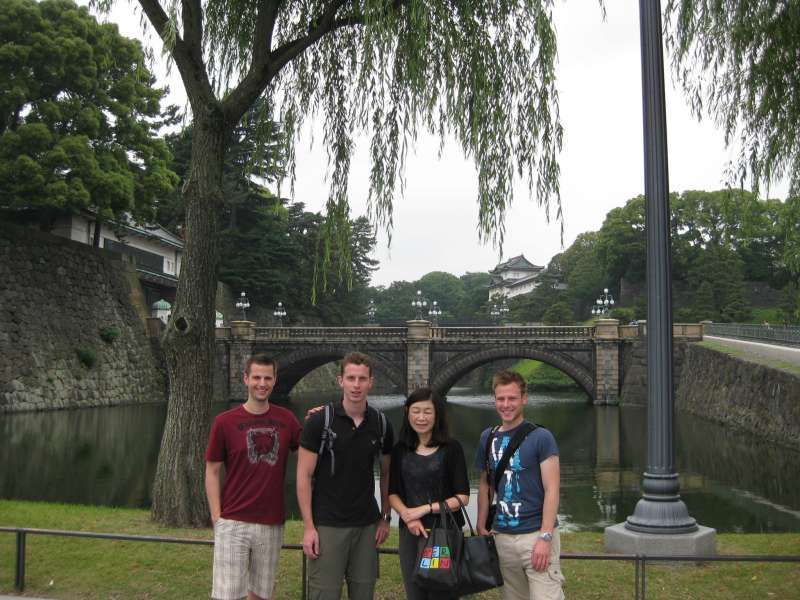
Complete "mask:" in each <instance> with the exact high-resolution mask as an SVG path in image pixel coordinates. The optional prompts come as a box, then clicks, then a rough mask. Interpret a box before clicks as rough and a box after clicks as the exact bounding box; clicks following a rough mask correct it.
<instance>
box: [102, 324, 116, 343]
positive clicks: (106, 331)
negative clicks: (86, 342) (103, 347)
mask: <svg viewBox="0 0 800 600" xmlns="http://www.w3.org/2000/svg"><path fill="white" fill-rule="evenodd" d="M119 336H120V330H119V327H117V326H116V325H108V326H106V327H101V328H100V339H101V340H103V341H104V342H105V343H106V344H113V343H114V340H116V339H117V338H118V337H119Z"/></svg>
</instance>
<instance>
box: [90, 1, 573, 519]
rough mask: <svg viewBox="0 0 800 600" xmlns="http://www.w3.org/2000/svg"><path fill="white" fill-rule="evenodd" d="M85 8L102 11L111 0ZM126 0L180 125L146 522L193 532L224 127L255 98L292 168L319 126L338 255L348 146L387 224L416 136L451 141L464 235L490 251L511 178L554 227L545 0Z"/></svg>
mask: <svg viewBox="0 0 800 600" xmlns="http://www.w3.org/2000/svg"><path fill="white" fill-rule="evenodd" d="M98 1H99V2H100V3H101V4H102V8H108V5H109V4H110V3H111V2H113V0H98ZM138 1H139V4H140V5H141V7H142V9H143V11H144V13H145V15H146V16H147V19H148V20H149V22H150V24H151V25H152V26H153V27H154V29H155V31H156V32H158V34H159V36H160V37H161V39H162V40H163V43H164V47H165V48H166V50H167V51H168V52H169V55H170V57H171V59H172V60H173V61H174V65H175V67H176V68H177V71H178V73H180V76H181V79H182V80H183V84H184V87H185V90H186V95H187V97H188V102H189V105H190V107H191V114H192V119H193V127H194V138H193V141H192V156H191V167H190V174H189V177H188V178H187V180H186V183H185V185H184V190H183V193H184V194H185V196H186V208H187V214H186V249H185V254H184V260H183V266H182V270H181V276H180V281H179V284H178V291H177V297H176V302H175V305H174V308H173V315H172V321H171V325H170V327H169V330H168V332H167V333H166V337H165V347H164V350H165V354H166V359H167V369H168V374H169V380H170V398H169V406H168V410H167V421H166V426H165V430H164V437H163V440H162V444H161V452H160V455H159V461H158V469H157V473H156V480H155V484H154V489H153V515H154V518H155V519H156V520H158V521H161V522H164V523H170V524H181V525H184V524H186V525H202V524H204V523H206V522H207V520H208V512H207V507H206V505H205V498H204V494H203V493H202V489H203V486H202V479H203V468H204V463H203V450H204V446H205V443H206V432H207V427H208V425H207V423H208V420H209V409H210V404H211V385H210V378H211V370H212V368H213V361H212V358H213V356H214V353H213V346H214V335H213V329H212V327H213V321H214V320H213V310H214V308H213V303H214V290H215V283H216V267H217V242H216V237H217V222H216V218H215V215H216V214H217V213H218V211H216V210H214V207H215V205H217V204H218V203H219V202H221V197H220V196H221V194H220V182H221V177H222V165H223V159H224V156H225V152H226V148H227V145H228V142H229V140H230V136H231V132H232V131H233V129H234V128H235V127H236V126H237V124H238V123H239V121H240V120H241V118H242V117H243V115H244V114H245V112H246V111H247V109H248V108H249V107H250V106H251V105H253V104H254V103H255V102H256V101H258V100H262V101H263V102H264V106H266V107H267V109H266V110H265V111H264V115H263V118H264V119H265V121H266V120H272V119H274V120H278V121H280V122H281V123H282V124H283V126H284V129H285V131H286V133H287V138H286V139H287V142H286V143H287V148H286V155H287V156H288V157H289V161H290V162H289V166H290V169H291V167H292V166H293V165H292V163H293V161H294V153H293V151H292V144H293V143H294V142H295V141H296V138H297V134H298V131H299V129H300V127H301V125H302V123H303V121H304V119H308V118H314V119H315V120H316V121H317V122H320V123H322V124H323V130H324V135H323V138H324V144H325V147H326V149H327V153H328V173H327V175H328V177H329V181H330V192H329V197H328V200H327V213H328V219H327V222H326V235H327V239H328V240H331V241H332V242H336V241H337V240H338V241H339V242H340V243H337V244H336V245H337V246H338V247H340V248H342V247H346V246H347V244H346V243H344V240H343V238H345V237H346V236H347V233H348V231H347V214H348V195H347V181H348V173H349V169H350V160H351V156H352V153H353V147H354V140H355V138H356V136H357V135H361V134H362V133H363V134H364V135H365V136H366V137H367V139H369V145H370V155H371V161H372V168H371V172H370V188H369V189H370V194H369V201H370V204H369V206H370V216H371V218H372V220H373V222H374V223H375V224H376V225H382V226H386V227H387V229H390V228H391V224H392V199H393V197H394V194H395V190H396V188H397V187H398V183H399V182H402V172H403V165H404V161H405V157H406V153H407V150H408V148H409V146H410V145H411V144H413V142H414V140H415V138H416V137H417V135H418V133H420V132H421V131H428V132H432V133H434V134H438V135H439V136H441V138H442V140H444V139H445V138H446V137H447V136H452V137H454V138H455V139H456V140H458V142H460V144H461V147H462V149H463V151H464V153H465V154H466V155H468V156H470V157H472V159H473V160H474V163H475V167H476V170H477V174H478V177H477V180H478V188H477V190H476V195H477V200H478V208H477V210H478V233H479V236H480V238H481V239H482V240H484V241H485V240H491V241H493V242H495V243H497V244H502V239H503V231H504V227H503V218H504V215H505V212H506V209H507V207H508V206H509V203H510V202H511V201H512V195H513V191H512V190H513V184H514V182H515V180H517V179H520V180H522V181H525V182H527V185H528V187H529V189H530V191H531V194H532V196H533V197H534V198H536V199H537V201H538V202H539V203H540V204H541V205H543V206H544V207H545V208H546V209H547V207H549V206H550V204H552V203H555V209H556V210H557V213H556V215H557V216H558V217H560V201H559V196H558V184H557V178H558V171H559V170H558V163H557V153H558V151H559V149H560V147H561V139H562V131H561V126H560V124H559V119H558V97H557V93H556V89H555V86H554V81H555V70H554V63H555V57H556V43H555V32H554V28H553V22H552V5H553V0H493V1H489V2H487V1H486V0H202V1H201V0H160V1H159V0H138ZM320 176H323V173H320ZM545 212H546V214H547V216H548V217H549V211H548V210H545ZM344 258H345V259H346V257H344Z"/></svg>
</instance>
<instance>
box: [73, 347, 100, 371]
mask: <svg viewBox="0 0 800 600" xmlns="http://www.w3.org/2000/svg"><path fill="white" fill-rule="evenodd" d="M75 353H76V354H77V355H78V360H79V361H81V364H82V365H83V366H84V367H86V368H87V369H91V368H92V367H93V366H94V365H95V363H96V362H97V351H96V350H95V349H94V348H93V347H92V346H81V347H80V348H78V349H77V350H76V351H75Z"/></svg>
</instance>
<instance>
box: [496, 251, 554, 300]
mask: <svg viewBox="0 0 800 600" xmlns="http://www.w3.org/2000/svg"><path fill="white" fill-rule="evenodd" d="M542 271H544V267H542V266H539V265H535V264H533V263H532V262H530V261H529V260H528V259H527V258H525V256H524V255H523V254H520V255H519V256H515V257H513V258H509V259H508V260H507V261H505V262H502V263H500V264H498V265H497V266H496V267H495V268H494V269H492V270H491V271H489V275H491V276H492V281H491V282H490V283H489V300H492V299H493V298H513V297H514V296H519V295H521V294H527V293H529V292H532V291H533V290H534V289H536V287H537V286H538V285H539V281H538V278H539V275H540V274H541V272H542Z"/></svg>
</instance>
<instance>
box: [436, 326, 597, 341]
mask: <svg viewBox="0 0 800 600" xmlns="http://www.w3.org/2000/svg"><path fill="white" fill-rule="evenodd" d="M593 337H594V327H517V326H514V327H431V339H432V340H459V341H461V340H514V339H524V340H538V339H541V340H563V339H571V340H581V341H584V340H591V339H592V338H593Z"/></svg>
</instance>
